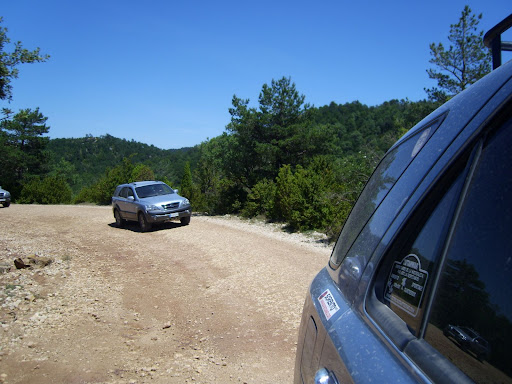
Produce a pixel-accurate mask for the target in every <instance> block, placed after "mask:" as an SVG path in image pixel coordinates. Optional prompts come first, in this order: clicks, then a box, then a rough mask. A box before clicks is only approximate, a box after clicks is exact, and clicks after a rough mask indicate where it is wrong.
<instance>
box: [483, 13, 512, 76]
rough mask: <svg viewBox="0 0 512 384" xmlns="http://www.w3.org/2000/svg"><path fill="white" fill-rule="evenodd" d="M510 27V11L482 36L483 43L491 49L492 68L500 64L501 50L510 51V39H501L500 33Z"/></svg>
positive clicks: (511, 16) (511, 47)
mask: <svg viewBox="0 0 512 384" xmlns="http://www.w3.org/2000/svg"><path fill="white" fill-rule="evenodd" d="M510 27H512V13H511V14H510V15H508V16H507V17H506V18H504V19H503V20H502V21H500V22H499V23H498V24H496V25H495V26H494V27H492V28H491V29H490V30H489V31H487V33H486V34H485V36H484V44H485V45H486V46H487V47H488V48H490V49H491V51H492V69H496V68H498V67H499V66H500V65H501V51H512V41H503V42H502V41H501V35H502V33H503V32H505V31H506V30H507V29H509V28H510Z"/></svg>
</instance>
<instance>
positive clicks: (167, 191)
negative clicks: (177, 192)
mask: <svg viewBox="0 0 512 384" xmlns="http://www.w3.org/2000/svg"><path fill="white" fill-rule="evenodd" d="M135 191H136V192H137V196H139V198H140V199H144V198H145V197H153V196H162V195H171V194H173V193H174V190H173V189H172V188H171V187H169V186H168V185H167V184H152V185H145V186H143V187H137V188H135Z"/></svg>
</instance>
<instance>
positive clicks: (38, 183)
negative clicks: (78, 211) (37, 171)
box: [19, 176, 72, 204]
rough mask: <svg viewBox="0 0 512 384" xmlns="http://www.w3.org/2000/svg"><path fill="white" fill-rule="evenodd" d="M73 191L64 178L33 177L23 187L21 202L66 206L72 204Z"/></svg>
mask: <svg viewBox="0 0 512 384" xmlns="http://www.w3.org/2000/svg"><path fill="white" fill-rule="evenodd" d="M71 196H72V191H71V187H70V186H69V184H68V183H67V182H66V180H65V179H64V178H63V177H60V176H46V177H44V178H40V177H33V178H31V180H30V181H28V182H27V183H25V184H24V185H23V189H22V190H21V195H20V199H19V202H20V203H25V204H31V203H38V204H66V203H70V202H71Z"/></svg>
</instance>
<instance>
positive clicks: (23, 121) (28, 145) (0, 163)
mask: <svg viewBox="0 0 512 384" xmlns="http://www.w3.org/2000/svg"><path fill="white" fill-rule="evenodd" d="M11 114H12V112H11V111H9V110H6V109H4V118H3V119H2V121H1V122H0V178H1V180H2V184H3V185H4V187H5V188H8V189H9V190H10V191H11V193H12V194H13V195H14V196H18V195H19V192H20V191H21V189H22V183H23V182H25V178H29V177H30V176H32V175H36V176H38V175H43V174H45V173H46V170H47V163H48V153H47V152H46V146H47V143H48V138H47V137H43V134H45V133H48V131H49V129H50V127H48V126H47V125H46V120H47V119H48V118H47V117H44V116H43V114H42V113H41V112H39V108H36V109H35V110H31V109H22V110H20V111H19V112H18V113H16V114H15V115H14V116H12V117H11Z"/></svg>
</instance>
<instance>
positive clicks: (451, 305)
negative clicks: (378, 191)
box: [425, 120, 512, 383]
mask: <svg viewBox="0 0 512 384" xmlns="http://www.w3.org/2000/svg"><path fill="white" fill-rule="evenodd" d="M511 128H512V120H509V121H508V122H507V123H506V124H504V126H503V127H502V129H500V131H499V132H498V133H497V134H496V135H495V136H494V137H492V138H491V139H490V140H489V142H488V143H487V145H486V147H485V148H484V149H483V151H482V154H481V156H480V159H479V163H478V166H477V167H476V169H475V172H474V174H473V177H472V179H471V183H470V185H469V187H468V190H467V193H466V196H465V198H464V203H463V205H462V207H461V211H460V213H459V214H458V215H457V216H458V217H457V222H456V224H455V227H454V232H453V236H452V239H451V241H450V245H449V247H448V249H447V253H446V257H445V260H446V261H445V263H444V267H443V270H442V273H441V276H440V280H439V285H438V288H437V292H436V296H435V300H434V301H433V306H432V310H431V316H430V318H429V323H428V326H427V329H426V334H425V340H426V341H427V342H429V343H430V344H431V345H432V346H433V347H434V348H436V349H437V350H438V351H440V352H441V353H442V354H443V355H444V356H446V357H447V358H448V359H449V360H451V361H452V362H453V363H454V364H455V365H457V366H458V367H459V368H460V369H461V370H462V371H463V372H465V373H466V374H467V375H468V376H469V377H470V378H471V379H473V380H474V381H476V382H481V383H483V382H486V383H503V382H512V364H511V363H510V361H511V358H512V129H511Z"/></svg>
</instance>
